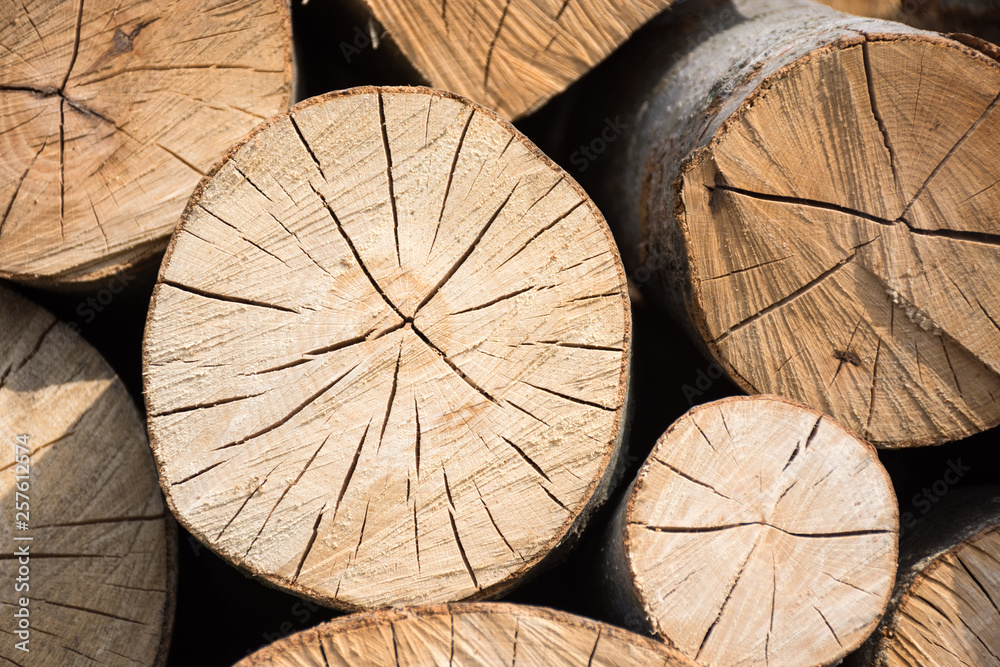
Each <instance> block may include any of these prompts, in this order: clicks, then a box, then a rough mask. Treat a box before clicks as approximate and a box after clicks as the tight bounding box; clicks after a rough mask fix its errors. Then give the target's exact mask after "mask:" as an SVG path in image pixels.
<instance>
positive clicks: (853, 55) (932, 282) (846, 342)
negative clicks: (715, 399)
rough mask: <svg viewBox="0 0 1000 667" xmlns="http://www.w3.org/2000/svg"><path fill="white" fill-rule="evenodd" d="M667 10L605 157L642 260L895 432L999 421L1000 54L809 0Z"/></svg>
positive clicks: (766, 374)
mask: <svg viewBox="0 0 1000 667" xmlns="http://www.w3.org/2000/svg"><path fill="white" fill-rule="evenodd" d="M666 19H668V20H665V21H664V22H663V23H662V24H657V26H656V27H655V28H653V29H650V30H649V31H647V32H646V33H644V35H643V36H642V38H641V39H638V40H636V41H635V42H634V43H631V44H630V45H629V46H630V48H629V49H628V50H627V52H626V53H623V54H622V55H621V57H620V58H616V61H615V63H614V67H609V68H608V70H607V71H606V72H605V75H606V78H605V79H604V84H605V87H603V88H601V89H600V91H599V93H597V94H598V95H599V96H600V99H603V100H608V99H610V100H618V99H620V100H623V102H622V105H621V106H620V107H618V108H619V111H618V112H614V113H612V114H611V117H616V118H617V121H616V122H618V123H619V126H625V127H626V129H625V130H624V135H625V136H622V137H621V138H618V139H616V140H615V141H613V142H612V143H610V147H609V149H608V152H609V154H608V155H604V156H601V158H600V159H598V160H596V161H595V162H594V163H593V168H592V169H589V170H588V171H587V172H586V176H588V177H591V178H590V180H589V181H587V182H585V184H587V183H590V184H592V185H593V187H592V189H591V190H590V191H591V192H592V193H594V196H595V201H597V203H598V205H600V206H601V207H602V210H603V211H604V212H605V214H606V215H607V216H608V220H609V222H610V223H611V225H612V228H613V229H614V230H615V233H616V235H617V236H618V239H619V241H620V243H621V245H622V253H623V257H624V258H625V260H626V266H627V267H629V268H630V270H631V271H632V277H633V279H634V280H636V281H637V282H638V283H640V284H641V286H642V287H643V289H645V290H646V291H647V292H648V293H649V294H650V295H651V296H652V297H653V298H654V299H656V300H657V301H658V303H659V304H660V305H661V306H663V307H665V308H667V309H669V310H671V311H672V312H674V313H675V315H676V316H677V317H678V318H679V319H680V320H681V321H683V322H685V323H686V324H687V325H688V326H689V328H690V329H691V331H692V333H693V335H694V336H695V337H696V339H698V340H699V341H700V342H701V343H702V344H703V345H704V346H705V347H706V348H707V349H708V351H709V352H710V353H711V354H712V355H713V356H715V357H716V358H717V359H718V360H719V362H720V364H721V365H722V366H723V368H724V369H725V370H726V371H727V372H728V373H729V374H730V375H731V376H732V377H733V378H734V379H735V380H736V382H737V383H738V384H739V385H740V386H741V387H743V388H744V389H745V390H747V391H750V392H753V393H774V394H782V395H785V396H788V397H790V398H794V399H796V400H800V401H802V402H804V403H807V404H809V405H811V406H813V407H815V408H817V409H819V410H821V411H823V412H825V413H828V414H830V415H831V416H833V417H834V418H836V419H837V420H839V421H840V422H841V423H843V424H844V425H845V426H847V427H848V428H850V429H852V430H853V431H855V432H856V433H859V434H860V435H862V436H863V437H864V438H866V439H867V440H869V441H870V442H872V443H874V444H876V445H878V446H883V447H901V446H910V445H926V444H937V443H942V442H947V441H950V440H955V439H958V438H962V437H964V436H967V435H970V434H973V433H977V432H980V431H983V430H985V429H987V428H989V427H991V426H994V425H996V424H998V423H1000V291H998V290H996V289H995V288H994V286H993V285H992V284H991V282H990V281H989V280H987V279H986V276H991V275H994V274H995V273H996V271H997V268H998V267H1000V223H998V219H1000V218H998V216H1000V213H998V212H1000V187H997V181H998V179H1000V160H997V159H996V146H997V142H998V139H1000V64H998V63H997V61H996V60H994V59H993V58H992V57H991V55H990V54H986V53H983V52H980V51H977V50H975V49H973V48H970V47H969V46H967V45H965V44H962V43H960V42H957V41H954V40H951V39H947V38H945V37H943V36H941V35H938V34H934V33H927V32H921V31H918V30H915V29H911V28H908V27H906V26H903V25H900V24H896V23H889V22H883V21H876V20H873V19H862V18H857V17H851V16H847V15H844V14H839V13H835V12H833V11H832V10H829V9H828V8H826V7H823V6H821V5H818V4H815V3H811V2H808V1H807V0H773V1H771V0H746V1H740V2H737V3H735V4H731V3H722V2H715V3H712V2H708V3H690V4H686V5H685V6H681V7H678V8H677V9H676V10H675V11H674V12H673V13H672V14H671V15H670V16H668V17H666ZM685 35H686V36H685ZM692 35H693V36H694V37H692ZM609 65H611V63H609ZM626 71H627V72H628V73H629V76H624V75H623V74H622V73H623V72H626ZM607 77H610V78H613V79H617V80H620V81H622V82H623V83H622V84H621V85H616V82H614V81H612V82H611V83H609V82H608V81H607ZM956 81H961V85H956ZM609 85H610V86H611V87H610V88H609V87H608V86H609ZM595 99H596V98H595ZM597 117H598V118H600V116H597ZM602 122H603V121H602ZM591 136H596V134H595V135H591Z"/></svg>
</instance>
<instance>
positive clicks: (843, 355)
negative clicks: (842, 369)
mask: <svg viewBox="0 0 1000 667" xmlns="http://www.w3.org/2000/svg"><path fill="white" fill-rule="evenodd" d="M833 358H834V359H837V360H839V361H846V362H847V363H849V364H851V365H852V366H860V365H861V357H859V356H858V355H857V353H855V352H851V351H850V350H844V351H841V350H834V351H833Z"/></svg>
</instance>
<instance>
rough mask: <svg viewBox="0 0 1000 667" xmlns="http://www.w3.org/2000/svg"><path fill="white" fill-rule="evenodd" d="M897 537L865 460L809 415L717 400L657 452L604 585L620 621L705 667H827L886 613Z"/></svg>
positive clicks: (785, 407)
mask: <svg viewBox="0 0 1000 667" xmlns="http://www.w3.org/2000/svg"><path fill="white" fill-rule="evenodd" d="M898 530H899V516H898V511H897V509H896V498H895V495H894V494H893V490H892V484H891V483H890V480H889V477H888V475H887V474H886V472H885V470H884V469H883V468H882V466H881V464H880V463H879V461H878V457H877V456H876V453H875V450H874V449H873V448H872V447H871V446H869V445H867V444H866V443H864V442H862V441H860V440H858V439H857V438H856V437H855V436H853V435H851V434H850V433H848V432H847V431H846V430H844V429H843V428H842V427H841V426H839V425H838V424H836V423H835V422H834V421H832V420H831V419H830V418H829V417H826V416H823V415H820V414H819V413H817V412H815V411H813V410H811V409H809V408H807V407H806V406H804V405H800V404H795V403H791V402H788V401H786V400H784V399H779V398H777V397H770V396H756V397H735V398H728V399H723V400H720V401H715V402H712V403H708V404H705V405H702V406H699V407H696V408H694V409H692V410H691V411H689V412H688V413H686V414H685V415H684V416H682V417H681V418H680V419H679V420H678V421H677V422H675V423H674V424H673V425H672V426H671V427H670V428H669V429H668V430H667V432H666V433H664V434H663V436H662V437H661V438H660V439H659V440H658V441H657V443H656V446H655V447H654V449H653V451H652V453H651V454H650V456H649V458H648V459H647V460H646V462H645V464H644V465H643V467H642V468H641V469H640V471H639V475H638V478H637V479H636V481H635V482H634V483H633V485H632V487H631V488H630V490H629V492H628V493H627V495H626V497H625V498H624V499H623V501H622V504H621V506H620V507H619V509H618V511H617V513H616V515H615V518H614V521H613V524H612V526H611V528H610V530H609V533H608V537H607V539H608V543H607V545H606V546H605V549H604V551H603V552H602V553H603V555H604V558H605V563H604V565H605V572H606V574H605V578H604V581H605V584H606V586H607V590H608V599H609V600H610V601H611V606H612V608H613V611H614V613H615V614H616V615H617V617H618V618H619V619H620V620H622V621H624V622H625V623H627V624H628V625H629V626H630V627H632V628H633V629H636V630H639V631H644V632H652V633H653V634H655V635H657V636H659V637H661V638H663V639H664V640H666V641H667V642H668V643H669V644H670V645H672V646H674V647H676V648H677V649H678V650H680V651H681V653H683V654H685V655H687V656H688V657H690V658H692V659H694V660H696V661H697V662H699V663H701V664H703V665H708V666H710V667H724V666H726V667H728V666H731V665H759V664H767V665H773V666H776V665H797V666H799V667H804V666H809V665H816V666H818V665H830V664H834V663H836V662H837V661H839V660H840V659H841V658H843V657H844V656H845V655H847V654H848V653H849V652H850V651H852V650H853V649H855V648H856V647H857V646H858V645H860V644H861V642H862V641H863V640H864V639H865V638H866V637H867V636H868V635H869V633H870V632H871V631H872V629H873V628H874V627H875V625H876V624H877V623H878V620H879V618H880V617H881V615H882V613H883V611H884V610H885V607H886V605H887V604H888V601H889V594H890V593H891V591H892V584H893V579H894V576H895V572H896V553H897V537H898Z"/></svg>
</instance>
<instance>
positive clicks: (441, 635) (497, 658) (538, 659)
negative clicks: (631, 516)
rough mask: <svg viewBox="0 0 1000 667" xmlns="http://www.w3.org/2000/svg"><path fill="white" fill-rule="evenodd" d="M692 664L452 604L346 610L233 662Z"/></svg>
mask: <svg viewBox="0 0 1000 667" xmlns="http://www.w3.org/2000/svg"><path fill="white" fill-rule="evenodd" d="M445 664H447V665H454V666H455V667H460V666H462V665H469V666H470V667H471V666H473V665H475V666H476V667H493V666H495V667H508V666H509V665H513V664H517V665H521V666H522V667H531V666H532V665H534V666H537V667H556V666H560V665H567V666H568V665H590V666H593V667H598V666H599V665H606V666H608V667H611V666H612V665H629V666H634V667H644V666H646V665H649V666H650V667H652V666H653V665H655V666H656V667H694V663H693V662H691V661H690V660H688V659H687V658H685V657H684V656H682V655H680V654H679V653H677V652H676V651H674V650H672V649H670V648H668V647H666V646H664V645H663V644H660V643H659V642H656V641H653V640H652V639H649V638H648V637H642V636H640V635H636V634H633V633H631V632H628V631H626V630H622V629H621V628H616V627H614V626H611V625H607V624H605V623H598V622H596V621H591V620H589V619H585V618H581V617H579V616H574V615H572V614H567V613H565V612H560V611H554V610H551V609H544V608H541V607H529V606H524V605H514V604H505V603H495V602H494V603H478V604H470V603H458V604H450V605H436V606H427V607H412V608H403V609H393V610H386V611H377V612H370V613H366V614H354V615H351V616H347V617H344V618H338V619H335V620H333V621H330V622H329V623H324V624H322V625H319V626H317V627H315V628H312V629H310V630H305V631H303V632H299V633H297V634H295V635H292V636H291V637H286V638H284V639H281V640H279V641H277V642H275V643H274V644H271V645H270V646H267V647H265V648H263V649H261V650H259V651H257V652H256V653H254V654H253V655H251V656H249V657H247V658H245V659H244V660H243V661H241V662H239V663H238V666H239V667H251V666H254V665H274V666H275V667H277V666H278V665H281V666H282V667H296V666H303V667H304V666H306V665H310V666H311V665H316V666H317V667H318V666H320V665H324V666H326V665H328V666H329V667H335V666H337V665H353V666H354V667H365V666H367V665H399V666H406V665H413V666H414V667H415V666H417V665H445Z"/></svg>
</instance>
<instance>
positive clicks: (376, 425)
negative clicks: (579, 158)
mask: <svg viewBox="0 0 1000 667" xmlns="http://www.w3.org/2000/svg"><path fill="white" fill-rule="evenodd" d="M630 341H631V331H630V316H629V310H628V295H627V290H626V286H625V278H624V271H623V269H622V268H621V264H620V259H619V257H618V254H617V251H616V249H615V247H614V244H613V242H612V239H611V236H610V232H609V230H608V229H607V226H606V224H605V222H604V220H603V218H602V217H601V215H600V213H599V212H598V211H597V209H596V208H595V207H594V206H593V204H591V203H590V201H589V199H588V198H587V197H586V195H585V194H584V192H583V191H582V190H581V189H580V187H579V186H577V185H576V184H575V183H574V182H573V181H572V179H570V178H569V177H568V176H567V175H566V174H565V173H564V172H562V171H561V170H560V169H559V168H558V167H556V166H555V165H554V164H553V163H551V162H550V161H549V160H548V159H547V158H545V157H544V156H542V155H541V154H540V153H539V152H538V151H537V149H535V148H534V147H533V146H532V145H531V144H530V143H529V142H528V141H527V140H526V139H525V138H524V137H523V136H522V135H521V134H519V133H518V132H517V131H516V130H514V128H513V127H511V126H510V125H508V124H507V123H506V122H504V121H502V120H500V119H499V118H498V117H497V116H495V115H494V114H492V113H491V112H488V111H486V110H484V109H483V108H481V107H478V106H476V105H473V104H471V103H470V102H468V101H467V100H464V99H461V98H457V97H455V96H452V95H448V94H444V93H441V92H438V91H430V90H427V89H413V88H390V89H377V88H358V89H353V90H350V91H346V92H344V93H338V94H330V95H326V96H321V97H318V98H313V99H312V100H309V101H306V102H303V103H302V104H300V105H298V106H296V107H294V109H293V110H292V112H291V113H290V114H288V115H283V116H279V117H277V118H276V119H274V120H273V121H271V122H270V123H268V124H267V126H266V127H264V128H262V129H260V130H259V131H256V132H254V133H253V134H251V135H250V136H249V137H248V138H247V140H246V141H245V142H244V143H241V144H240V145H238V146H237V147H236V148H235V149H234V150H233V151H232V152H231V153H230V154H229V156H228V157H227V158H226V160H224V161H223V162H222V163H220V164H219V165H218V166H217V168H216V169H215V170H213V172H212V174H211V175H210V177H209V178H208V179H206V180H205V181H204V182H203V183H202V185H201V186H200V187H199V189H198V190H197V191H196V193H195V195H194V197H193V198H192V200H191V202H190V204H189V206H188V209H187V211H186V213H185V215H184V217H183V219H182V221H181V224H180V226H179V228H178V231H177V232H176V233H175V236H174V239H173V241H172V243H171V247H170V250H169V251H168V255H167V257H166V259H165V261H164V265H163V268H162V270H161V273H160V277H159V281H158V285H157V287H156V290H155V293H154V296H153V303H152V306H151V309H150V315H149V320H148V325H147V330H146V338H145V349H144V355H145V371H144V372H145V383H146V392H145V395H146V405H147V409H148V412H149V415H150V422H149V428H150V436H151V442H152V446H153V449H154V453H155V455H156V459H157V462H158V465H159V469H160V474H161V480H162V484H163V486H164V489H165V491H166V494H167V499H168V501H169V502H170V503H171V506H172V508H173V509H174V511H175V514H176V515H177V516H178V518H179V519H180V521H181V522H182V523H183V524H185V526H186V527H188V529H189V530H190V531H191V532H192V533H194V534H195V535H197V536H198V537H199V538H200V539H201V540H203V541H204V542H205V543H206V544H208V545H210V546H211V547H212V548H213V549H215V550H217V551H218V552H219V553H220V554H221V555H222V556H223V557H224V558H226V559H227V560H230V561H232V562H234V563H235V564H237V565H239V566H240V567H242V568H244V569H246V570H247V571H249V572H251V573H253V574H254V575H255V576H258V577H261V578H262V579H264V580H265V581H267V582H269V583H272V584H274V585H278V586H283V587H286V588H289V589H291V590H293V591H296V592H298V593H300V594H303V595H307V596H310V597H313V598H315V599H317V600H320V601H322V602H324V603H326V604H330V605H335V606H340V607H346V608H368V607H376V606H382V605H387V604H402V603H411V602H440V601H449V600H455V599H465V598H481V597H484V596H487V595H491V594H494V593H496V592H498V591H500V590H502V589H505V588H507V587H509V586H510V585H511V584H512V583H513V582H515V581H516V580H517V579H518V578H519V577H520V576H521V575H522V574H523V573H524V572H526V571H527V570H528V569H529V568H531V567H532V566H534V565H536V564H537V563H538V562H539V561H540V560H541V559H542V558H543V557H545V556H546V554H548V553H549V552H550V551H551V550H552V549H554V548H555V547H556V546H557V545H560V544H565V543H567V542H568V541H569V540H571V539H572V538H573V536H574V535H575V534H577V533H578V532H579V530H581V529H582V525H583V523H584V522H585V520H586V518H587V516H588V515H589V513H590V511H591V510H592V509H593V507H594V506H595V505H596V504H597V503H599V502H601V501H602V500H603V498H604V496H605V495H606V494H607V492H608V488H609V484H610V480H611V476H612V472H613V469H614V467H615V462H616V461H617V460H618V455H619V452H620V448H621V443H622V429H623V427H624V420H623V416H624V408H625V399H626V388H627V367H628V359H629V349H630Z"/></svg>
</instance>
